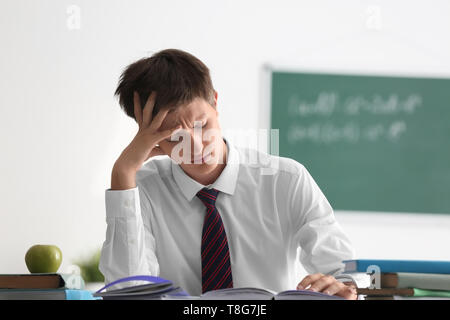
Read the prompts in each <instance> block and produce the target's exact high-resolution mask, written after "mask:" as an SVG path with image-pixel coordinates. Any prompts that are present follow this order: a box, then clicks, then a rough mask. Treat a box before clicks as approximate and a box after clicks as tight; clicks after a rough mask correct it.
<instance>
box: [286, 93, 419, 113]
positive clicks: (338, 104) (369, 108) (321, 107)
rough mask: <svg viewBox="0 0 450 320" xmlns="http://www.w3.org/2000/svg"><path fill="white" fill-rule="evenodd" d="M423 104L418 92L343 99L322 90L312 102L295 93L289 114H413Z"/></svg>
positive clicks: (336, 94)
mask: <svg viewBox="0 0 450 320" xmlns="http://www.w3.org/2000/svg"><path fill="white" fill-rule="evenodd" d="M420 106H422V97H421V96H420V95H418V94H411V95H408V96H407V97H406V98H404V99H401V98H400V97H399V95H398V94H390V95H388V96H386V97H383V96H382V95H380V94H373V95H371V96H370V97H364V96H363V95H355V96H350V97H347V98H346V99H345V100H343V101H341V100H340V98H339V94H338V93H337V92H333V91H331V92H321V93H320V94H318V96H317V98H316V99H314V100H313V101H312V102H308V101H307V100H306V99H302V98H301V97H300V96H298V95H293V96H292V97H291V98H290V99H289V104H288V114H289V115H291V116H302V117H307V116H313V115H316V116H325V117H328V116H331V115H333V114H335V113H344V114H346V115H359V114H361V113H368V114H373V115H397V114H400V113H402V114H413V113H414V112H415V111H416V109H417V108H419V107H420Z"/></svg>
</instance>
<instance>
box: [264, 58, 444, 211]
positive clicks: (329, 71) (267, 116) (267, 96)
mask: <svg viewBox="0 0 450 320" xmlns="http://www.w3.org/2000/svg"><path fill="white" fill-rule="evenodd" d="M276 72H288V73H299V74H318V75H342V76H367V77H406V78H418V79H427V78H431V79H443V80H450V75H449V74H446V73H438V72H392V71H379V70H378V71H360V70H342V69H333V68H303V67H297V68H295V67H286V66H273V65H271V64H264V65H263V66H262V68H261V76H260V79H261V82H260V90H261V94H260V99H261V100H260V106H261V112H260V113H259V127H260V128H263V129H270V128H271V124H272V75H273V74H274V73H276ZM268 145H269V143H268ZM268 150H269V147H268ZM281 156H283V155H281ZM335 210H336V211H355V212H370V213H374V212H380V213H395V214H401V213H405V214H411V213H412V214H444V215H448V214H450V211H449V212H436V211H433V212H426V211H414V210H412V211H410V210H408V211H398V210H373V209H369V210H360V209H351V208H345V209H335Z"/></svg>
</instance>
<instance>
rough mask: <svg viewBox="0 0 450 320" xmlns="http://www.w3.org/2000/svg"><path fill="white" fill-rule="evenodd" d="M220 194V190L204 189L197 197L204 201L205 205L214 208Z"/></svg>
mask: <svg viewBox="0 0 450 320" xmlns="http://www.w3.org/2000/svg"><path fill="white" fill-rule="evenodd" d="M218 194H219V190H216V189H214V188H212V189H208V188H203V189H202V190H200V191H199V192H197V197H199V199H200V200H202V202H203V203H204V204H210V205H213V206H214V205H215V204H216V198H217V195H218Z"/></svg>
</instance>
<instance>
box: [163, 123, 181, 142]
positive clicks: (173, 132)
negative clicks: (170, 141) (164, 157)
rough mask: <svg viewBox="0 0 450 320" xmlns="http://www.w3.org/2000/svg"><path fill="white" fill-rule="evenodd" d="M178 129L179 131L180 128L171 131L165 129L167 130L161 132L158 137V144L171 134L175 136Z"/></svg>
mask: <svg viewBox="0 0 450 320" xmlns="http://www.w3.org/2000/svg"><path fill="white" fill-rule="evenodd" d="M180 129H181V126H176V127H174V128H172V129H167V130H164V131H161V132H160V133H159V135H158V142H159V141H161V140H163V139H166V138H168V137H170V136H171V135H172V134H175V133H176V132H177V131H178V130H180Z"/></svg>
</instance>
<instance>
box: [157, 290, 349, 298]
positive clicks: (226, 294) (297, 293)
mask: <svg viewBox="0 0 450 320" xmlns="http://www.w3.org/2000/svg"><path fill="white" fill-rule="evenodd" d="M164 298H165V299H170V298H171V297H170V294H169V295H166V296H165V297H164ZM173 298H174V299H177V298H178V299H182V298H183V297H173ZM198 299H200V300H345V299H344V298H342V297H338V296H330V295H327V294H324V293H320V292H314V291H309V290H287V291H282V292H278V293H277V292H274V291H272V290H267V289H261V288H229V289H220V290H214V291H208V292H206V293H204V294H203V295H201V296H200V297H198Z"/></svg>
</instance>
